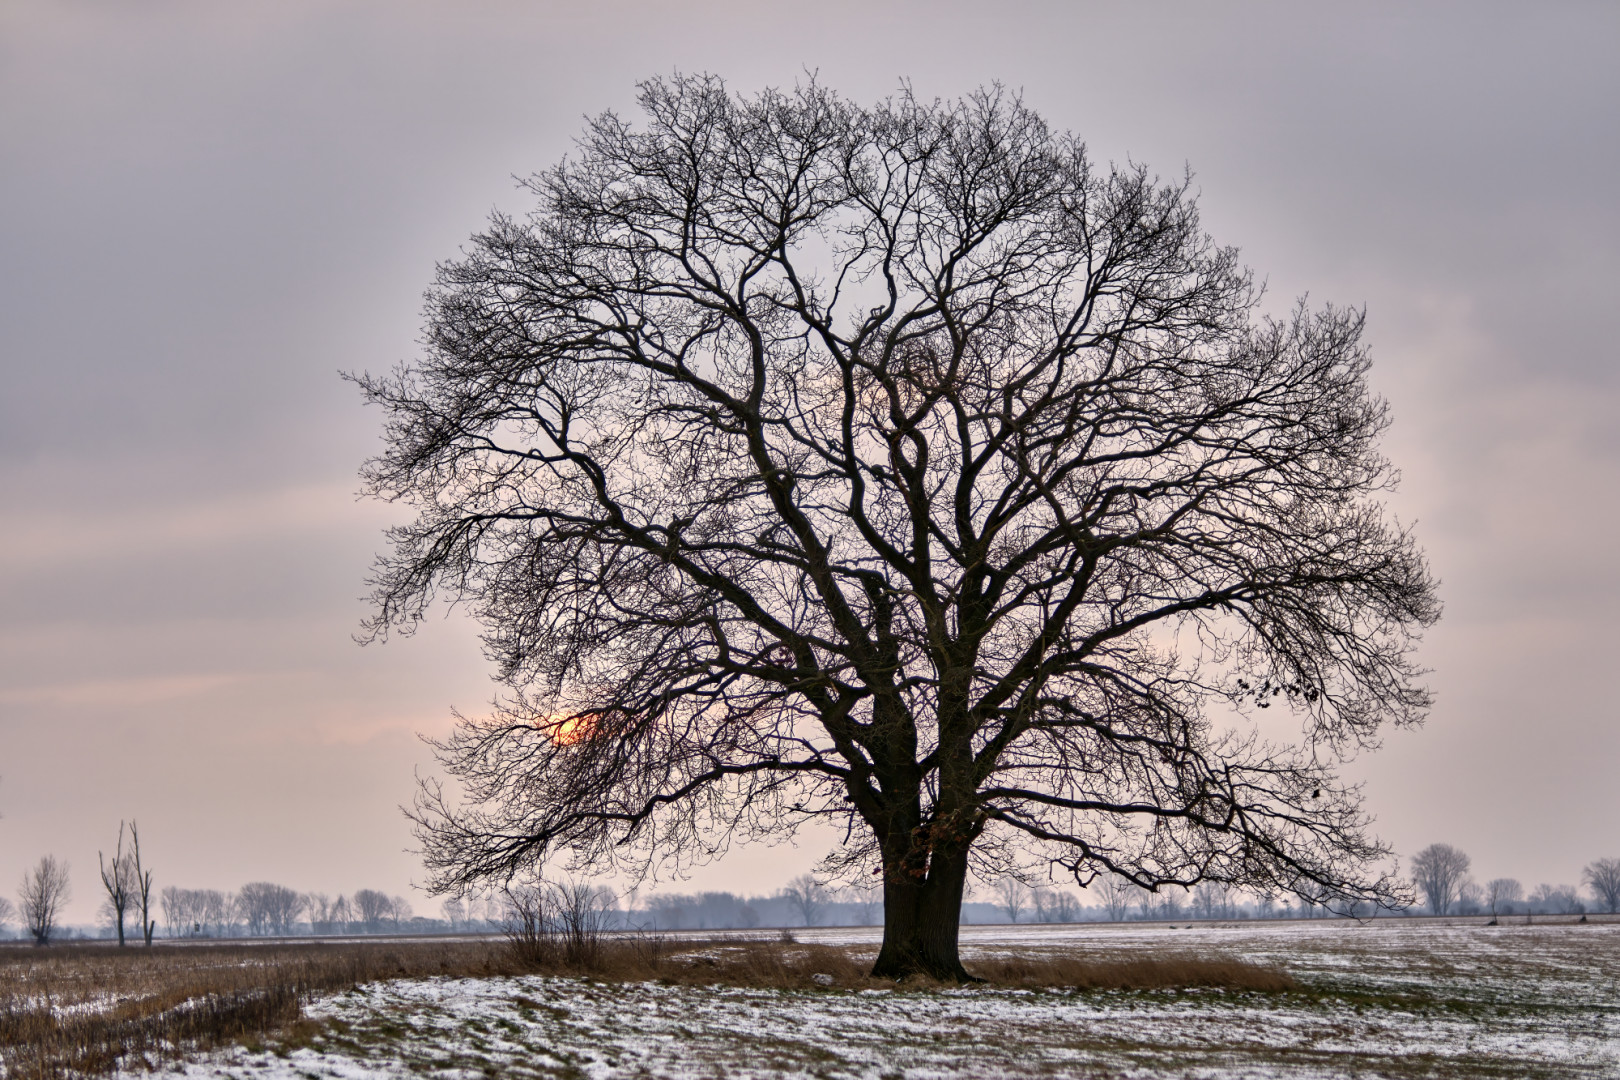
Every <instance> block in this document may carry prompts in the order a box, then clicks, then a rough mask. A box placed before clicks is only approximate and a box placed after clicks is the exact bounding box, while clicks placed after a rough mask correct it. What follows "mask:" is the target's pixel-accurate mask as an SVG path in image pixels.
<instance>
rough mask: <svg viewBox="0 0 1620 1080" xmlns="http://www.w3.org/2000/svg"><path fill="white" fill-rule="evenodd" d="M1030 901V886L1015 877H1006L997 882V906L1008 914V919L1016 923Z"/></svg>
mask: <svg viewBox="0 0 1620 1080" xmlns="http://www.w3.org/2000/svg"><path fill="white" fill-rule="evenodd" d="M1028 903H1029V887H1028V886H1027V885H1025V884H1024V883H1023V882H1022V881H1019V880H1018V879H1017V878H1015V877H1004V878H1002V879H1001V880H1000V881H998V882H996V906H997V907H999V908H1000V909H1001V910H1002V911H1003V912H1005V913H1006V915H1007V921H1008V922H1010V923H1015V922H1017V921H1018V917H1019V916H1020V915H1022V914H1023V913H1024V908H1025V906H1026V905H1027V904H1028Z"/></svg>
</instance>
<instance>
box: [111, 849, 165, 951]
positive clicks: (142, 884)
mask: <svg viewBox="0 0 1620 1080" xmlns="http://www.w3.org/2000/svg"><path fill="white" fill-rule="evenodd" d="M119 826H120V828H122V826H123V823H122V822H119ZM129 843H130V848H131V850H130V863H131V865H132V867H133V869H134V871H135V892H134V895H133V897H132V899H133V900H134V902H135V906H136V907H137V908H139V909H140V913H141V941H142V943H143V944H145V945H146V947H147V948H149V949H150V948H151V947H152V933H153V931H155V930H156V929H157V920H156V919H154V918H152V871H150V870H148V869H146V868H145V867H144V866H143V864H142V863H141V831H140V826H139V825H138V824H137V823H136V822H135V819H133V818H131V819H130V822H129ZM120 940H122V938H120Z"/></svg>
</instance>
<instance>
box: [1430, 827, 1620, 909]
mask: <svg viewBox="0 0 1620 1080" xmlns="http://www.w3.org/2000/svg"><path fill="white" fill-rule="evenodd" d="M1471 866H1472V861H1471V860H1470V859H1469V858H1468V855H1467V854H1466V853H1464V852H1463V851H1461V850H1460V849H1458V848H1455V847H1452V846H1451V845H1450V844H1430V845H1429V846H1428V847H1426V848H1424V849H1423V850H1422V851H1420V852H1418V853H1417V854H1416V855H1414V856H1412V881H1413V884H1414V885H1415V886H1416V887H1417V891H1418V894H1419V896H1420V897H1421V900H1422V903H1423V906H1424V907H1425V908H1426V909H1427V910H1428V912H1429V914H1431V915H1489V916H1491V918H1492V919H1496V918H1500V917H1502V916H1506V915H1581V914H1585V913H1586V912H1587V911H1601V912H1607V913H1610V914H1613V913H1615V912H1617V911H1620V859H1598V860H1596V861H1594V862H1591V863H1588V864H1587V865H1586V868H1585V869H1584V870H1582V871H1581V885H1583V886H1585V887H1586V889H1587V897H1586V899H1583V898H1582V896H1581V889H1580V888H1579V887H1577V886H1575V885H1550V884H1547V883H1542V884H1540V885H1537V886H1536V887H1535V889H1534V890H1532V891H1530V892H1529V893H1528V894H1527V893H1526V892H1525V889H1524V886H1523V885H1521V884H1520V883H1519V881H1518V880H1517V879H1516V878H1509V877H1500V878H1492V879H1491V880H1489V881H1487V882H1485V884H1484V885H1480V884H1479V883H1478V882H1476V881H1475V880H1474V879H1473V878H1472V877H1470V876H1469V873H1468V872H1469V869H1470V868H1471ZM1588 901H1589V902H1590V905H1591V906H1590V907H1589V906H1588Z"/></svg>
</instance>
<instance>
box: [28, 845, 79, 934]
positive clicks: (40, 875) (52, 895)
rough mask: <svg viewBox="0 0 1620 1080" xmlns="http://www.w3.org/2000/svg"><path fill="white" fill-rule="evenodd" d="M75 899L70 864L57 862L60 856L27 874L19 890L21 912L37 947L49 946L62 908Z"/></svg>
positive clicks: (50, 857)
mask: <svg viewBox="0 0 1620 1080" xmlns="http://www.w3.org/2000/svg"><path fill="white" fill-rule="evenodd" d="M72 898H73V889H72V886H71V885H70V883H69V881H68V864H67V863H65V862H61V863H59V862H57V861H56V856H54V855H46V856H44V857H42V858H41V859H40V860H39V862H38V864H37V865H35V866H34V868H33V869H32V870H30V871H28V873H26V874H24V875H23V879H22V884H21V885H20V886H18V888H17V901H18V904H17V910H18V911H19V912H20V913H21V914H22V920H23V926H24V928H25V929H27V931H28V933H29V934H30V935H32V937H33V939H34V943H35V944H36V945H48V944H50V940H51V932H52V931H54V930H55V929H56V920H57V917H58V916H59V915H61V913H62V907H63V905H65V904H66V903H67V902H68V901H69V900H71V899H72Z"/></svg>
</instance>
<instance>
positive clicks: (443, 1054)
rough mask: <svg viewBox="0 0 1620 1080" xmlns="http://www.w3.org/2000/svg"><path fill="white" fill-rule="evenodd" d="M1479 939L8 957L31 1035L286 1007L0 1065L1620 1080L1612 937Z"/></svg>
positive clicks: (835, 943)
mask: <svg viewBox="0 0 1620 1080" xmlns="http://www.w3.org/2000/svg"><path fill="white" fill-rule="evenodd" d="M1479 922H1480V920H1471V921H1468V922H1466V923H1464V922H1457V923H1451V924H1445V923H1438V922H1435V921H1429V920H1376V921H1373V922H1370V923H1365V924H1356V923H1349V922H1339V921H1319V922H1278V923H1231V924H1200V925H1197V926H1195V927H1185V926H1182V925H1180V924H1178V925H1177V927H1176V928H1175V929H1171V928H1170V927H1169V926H1166V925H1164V924H1132V925H1127V926H1078V927H982V928H981V927H974V928H965V930H964V945H965V948H964V951H965V953H966V954H967V957H968V964H969V967H970V968H971V969H973V970H976V971H978V972H979V973H981V974H984V975H986V976H989V977H990V979H991V981H990V982H989V983H988V984H986V985H984V986H976V987H971V988H947V987H937V986H929V985H924V984H917V985H912V986H902V987H895V986H893V985H892V984H884V983H879V982H875V981H873V980H870V979H867V978H866V977H865V976H864V975H863V967H862V965H863V964H865V963H866V962H867V961H868V960H869V958H870V956H871V955H872V953H873V951H874V946H875V938H874V934H873V933H872V932H869V931H848V930H821V931H811V932H801V933H800V934H799V937H800V940H799V941H798V942H795V943H788V942H776V941H757V940H755V941H750V940H745V939H742V938H741V937H731V938H723V939H713V938H711V939H708V940H697V939H694V938H668V939H664V940H663V941H659V942H640V943H625V944H622V945H620V946H617V947H616V949H617V951H616V952H614V953H613V954H612V955H611V956H608V957H606V958H605V959H602V960H601V961H599V963H598V971H597V973H596V974H594V975H589V976H586V975H563V974H534V973H523V972H524V971H529V972H532V971H534V970H535V967H536V965H535V964H534V963H533V958H529V960H528V961H524V960H523V958H520V957H515V956H514V955H512V954H511V953H510V952H508V951H506V950H504V949H502V948H500V947H499V946H498V945H494V944H491V943H431V942H429V943H404V942H401V943H389V944H361V945H342V946H331V945H328V946H300V947H290V946H281V947H268V948H267V947H263V946H258V947H255V946H234V947H220V948H215V949H200V950H198V949H181V948H176V949H168V950H162V949H159V950H154V954H155V955H153V956H151V957H148V958H145V959H144V960H143V959H142V958H141V957H139V956H136V957H133V958H131V957H128V956H124V957H119V956H113V957H112V959H110V960H109V959H107V957H108V956H109V954H112V953H114V952H115V950H108V949H101V950H99V953H98V952H96V951H95V950H87V949H80V950H78V952H79V954H80V955H78V956H77V957H69V956H68V953H69V950H62V953H61V954H60V955H61V957H62V959H60V960H56V961H53V962H54V963H58V964H59V965H60V970H58V971H57V972H56V974H55V976H54V978H55V980H56V981H55V982H54V983H52V984H51V988H50V989H46V988H45V986H46V982H47V981H48V979H47V978H46V976H45V974H43V973H42V972H41V971H39V970H34V971H32V972H31V973H24V972H22V971H21V970H20V968H19V967H18V965H20V964H22V963H23V961H21V960H13V957H14V956H18V955H23V956H28V955H32V956H36V957H38V956H44V955H45V954H47V953H55V952H56V950H44V951H38V952H35V951H31V950H30V951H26V952H25V951H23V950H0V952H3V953H4V954H5V955H0V977H4V978H5V980H6V982H5V984H4V985H5V986H6V987H7V988H8V990H7V992H8V993H9V994H10V995H11V996H10V999H9V1000H10V1002H11V1004H10V1005H5V1004H4V1002H0V1007H3V1008H5V1009H8V1010H9V1011H8V1012H6V1013H5V1015H6V1016H8V1017H15V1016H22V1015H24V1014H29V1015H34V1016H35V1017H36V1021H35V1022H36V1024H37V1023H39V1022H40V1021H39V1020H38V1016H39V1014H40V1009H41V1005H42V1003H44V1002H45V1001H46V999H48V1000H49V1008H50V1009H51V1015H52V1017H53V1018H54V1022H56V1023H58V1024H67V1025H70V1026H71V1025H72V1024H74V1023H79V1024H86V1023H92V1022H99V1023H102V1024H107V1023H109V1022H110V1021H111V1020H112V1019H113V1018H115V1017H117V1016H118V1015H120V1013H121V1011H122V1013H123V1014H129V1015H133V1014H134V1013H136V1012H140V1011H141V1010H142V1009H144V1010H145V1012H144V1013H142V1015H144V1016H145V1017H146V1021H145V1022H146V1023H147V1025H148V1027H153V1026H154V1025H155V1026H161V1024H162V1023H164V1022H169V1021H164V1020H163V1019H162V1018H164V1017H172V1016H180V1017H185V1016H188V1015H197V1014H198V1012H199V1006H197V1005H195V1004H188V1003H190V1002H196V1001H199V1000H204V1001H206V1000H209V999H207V998H201V999H199V998H198V997H196V996H192V997H186V996H185V995H186V994H187V993H188V991H187V989H186V987H187V985H189V986H191V987H192V988H193V989H195V987H197V986H201V985H204V984H207V985H215V986H224V985H226V984H228V983H229V982H230V980H232V979H234V980H235V985H237V987H238V994H239V997H238V999H237V1002H238V1004H240V1003H241V1002H242V1001H247V1000H250V999H252V996H253V993H255V992H263V991H264V990H265V989H266V988H268V987H272V986H287V985H292V984H293V983H296V984H297V986H296V987H295V988H294V990H293V993H292V995H291V1003H290V1006H289V1005H288V1004H287V1003H286V1002H285V1001H282V1004H280V1005H279V1006H278V1008H279V1009H280V1012H279V1013H278V1014H277V1015H275V1016H265V1017H258V1018H255V1017H248V1018H246V1019H245V1020H244V1021H243V1022H241V1023H238V1024H236V1025H235V1027H234V1029H233V1030H229V1031H226V1030H223V1029H222V1030H219V1031H214V1032H213V1033H212V1034H207V1033H205V1034H204V1035H203V1036H202V1037H197V1038H192V1037H191V1036H190V1035H188V1033H187V1032H185V1031H183V1030H179V1029H175V1030H172V1031H170V1032H168V1034H167V1035H164V1034H162V1033H161V1032H160V1033H158V1034H157V1035H156V1036H154V1037H152V1038H148V1039H146V1041H145V1042H144V1043H143V1042H142V1038H141V1037H139V1036H137V1037H134V1038H130V1037H127V1033H126V1036H125V1037H122V1038H121V1041H120V1038H103V1040H102V1042H103V1044H104V1045H103V1049H102V1050H101V1051H100V1052H99V1056H96V1055H87V1056H85V1057H84V1059H83V1060H82V1061H80V1062H78V1063H77V1064H72V1065H70V1066H68V1068H67V1071H66V1072H63V1071H62V1070H61V1068H60V1067H59V1066H52V1065H50V1063H49V1061H46V1060H45V1058H46V1057H48V1056H49V1055H45V1056H43V1057H41V1056H38V1055H36V1058H35V1059H33V1061H32V1062H31V1061H30V1060H29V1059H27V1057H26V1055H25V1054H22V1053H20V1052H19V1048H20V1047H22V1045H23V1044H22V1043H19V1042H18V1041H17V1040H16V1039H15V1038H12V1037H11V1036H9V1035H6V1034H4V1033H3V1032H0V1055H3V1057H4V1060H5V1062H6V1065H7V1069H6V1075H7V1077H8V1078H9V1077H11V1076H23V1075H40V1076H43V1075H52V1074H54V1075H76V1074H79V1072H80V1071H81V1070H82V1071H85V1072H88V1071H93V1070H94V1069H95V1068H104V1067H106V1065H107V1064H108V1060H107V1058H108V1054H109V1052H111V1051H112V1050H114V1049H116V1048H117V1047H122V1049H121V1050H117V1053H116V1054H115V1055H114V1056H118V1055H119V1054H121V1056H122V1059H123V1062H124V1068H125V1070H126V1071H128V1072H131V1073H136V1072H143V1071H144V1070H145V1069H146V1068H148V1067H155V1068H156V1070H157V1071H158V1072H159V1073H160V1074H161V1075H165V1076H187V1077H203V1076H231V1077H266V1078H271V1077H274V1078H281V1077H286V1078H293V1077H322V1076H332V1077H345V1078H349V1077H361V1076H400V1077H404V1076H412V1075H444V1076H451V1075H454V1076H537V1077H592V1078H608V1077H719V1076H725V1077H774V1076H785V1075H792V1076H805V1077H863V1078H868V1077H869V1078H873V1080H877V1078H885V1077H916V1078H922V1077H929V1078H939V1077H995V1076H1007V1077H1013V1076H1083V1077H1116V1076H1117V1077H1126V1076H1142V1077H1159V1076H1172V1077H1182V1076H1184V1077H1262V1076H1264V1077H1338V1076H1358V1077H1359V1076H1366V1077H1374V1076H1389V1077H1427V1076H1443V1077H1498V1076H1499V1077H1616V1076H1620V924H1614V923H1597V922H1593V923H1587V924H1572V923H1568V922H1564V923H1559V924H1548V923H1545V922H1538V923H1537V924H1536V925H1528V926H1527V925H1505V926H1497V927H1484V926H1480V925H1478V923H1479ZM128 952H131V951H129V950H126V953H128ZM31 962H32V963H34V964H36V965H37V964H39V963H42V962H43V961H37V960H36V961H31ZM97 964H103V965H106V964H124V965H126V966H127V970H125V971H124V972H123V973H122V975H121V976H120V977H121V978H122V979H123V984H122V988H121V989H120V988H119V986H118V985H116V984H117V983H118V980H117V979H114V980H113V983H111V984H108V985H107V987H106V988H105V989H100V988H94V989H93V988H92V984H94V983H95V982H96V980H98V979H101V978H103V977H104V975H105V973H106V971H105V970H103V972H102V973H101V974H93V973H92V969H94V968H95V966H96V965H97ZM143 964H144V965H145V967H146V969H147V970H146V971H145V972H144V974H143V973H142V972H141V971H139V970H137V969H138V968H140V967H141V966H142V965H143ZM542 966H543V965H542ZM70 970H72V971H76V972H77V975H70V974H69V971H70ZM188 972H189V974H188ZM208 972H212V973H213V974H211V975H210V974H207V973H208ZM220 972H230V973H232V974H231V975H229V977H228V978H226V979H225V980H224V981H223V982H221V981H220V975H219V973H220ZM243 973H248V974H243ZM818 975H819V976H823V978H821V979H817V978H816V976H818ZM828 976H830V980H829V979H828V978H826V977H828ZM74 978H78V979H80V980H81V982H80V983H79V984H77V985H79V990H77V991H75V990H73V989H71V987H72V986H73V985H75V984H74V983H73V979H74ZM84 980H89V981H84ZM164 980H167V985H168V989H166V990H164V991H163V992H162V993H159V994H156V995H154V994H153V993H152V992H151V991H152V990H153V988H154V987H155V986H156V985H157V984H158V983H159V982H163V981H164ZM187 980H189V983H188V982H187ZM829 981H830V983H831V985H822V984H823V983H826V982H829ZM25 986H30V987H31V989H24V987H25ZM254 987H258V988H259V990H258V991H255V990H254V989H253V988H254ZM210 992H211V993H215V994H216V995H218V994H219V991H217V990H216V991H210ZM285 996H286V995H285V994H284V995H283V998H285ZM273 997H274V995H266V996H264V998H263V1000H265V1001H267V1002H268V1001H270V1000H271V998H273ZM214 1000H216V1001H218V1002H224V1003H226V1004H228V1003H229V1002H228V999H227V998H226V997H224V996H216V998H215V999H214ZM276 1000H278V1001H281V1000H282V999H276ZM142 1002H147V1003H148V1004H146V1005H142V1004H141V1003H142ZM203 1011H206V1010H203ZM261 1011H263V1010H261ZM171 1026H172V1023H171ZM229 1026H230V1025H226V1027H229ZM6 1030H7V1031H10V1030H11V1029H6ZM165 1038H168V1039H170V1040H171V1041H172V1040H173V1039H175V1038H178V1039H181V1040H182V1041H185V1040H187V1039H191V1041H192V1042H194V1043H195V1044H196V1045H197V1046H198V1047H199V1048H200V1049H202V1050H203V1051H205V1052H204V1053H202V1054H201V1055H200V1056H199V1055H196V1054H193V1055H192V1056H191V1058H190V1060H187V1061H175V1060H174V1057H173V1055H172V1054H170V1053H169V1052H168V1050H167V1049H166V1047H165V1044H164V1039H165ZM8 1039H9V1041H8ZM210 1047H211V1048H212V1049H209V1048H210ZM30 1070H32V1071H30Z"/></svg>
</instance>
